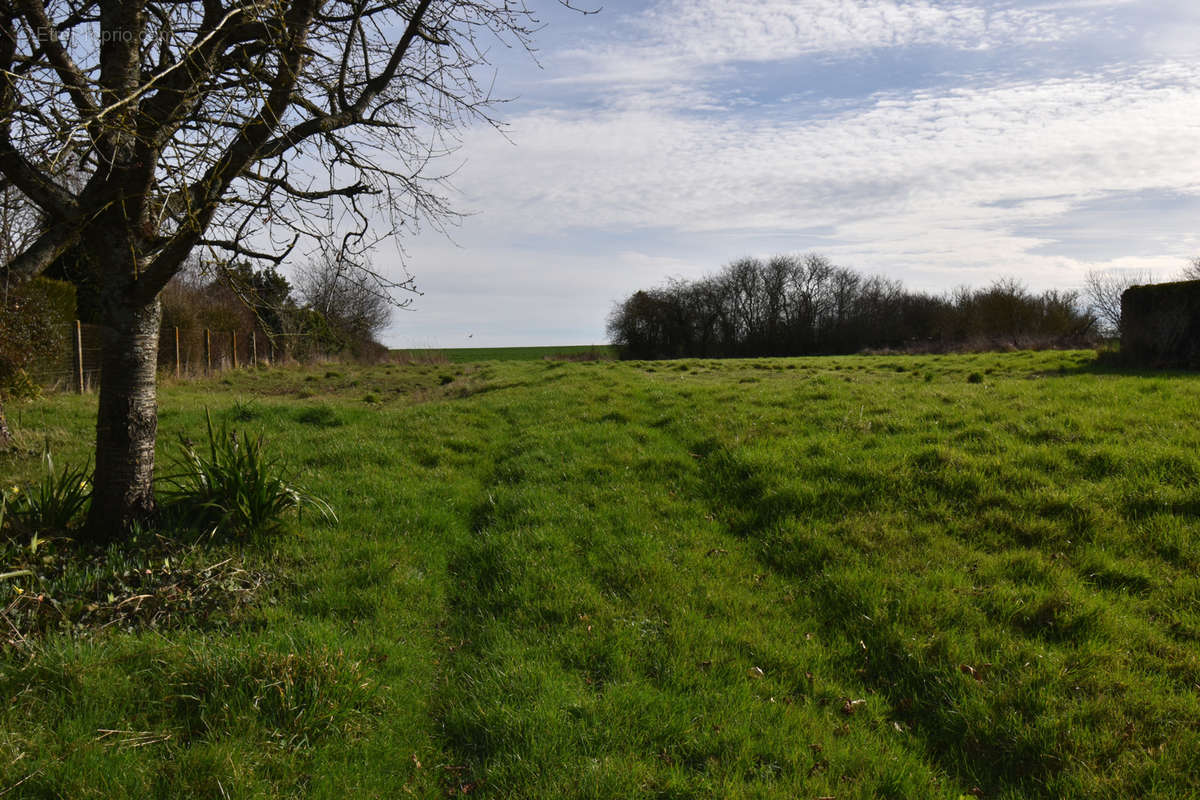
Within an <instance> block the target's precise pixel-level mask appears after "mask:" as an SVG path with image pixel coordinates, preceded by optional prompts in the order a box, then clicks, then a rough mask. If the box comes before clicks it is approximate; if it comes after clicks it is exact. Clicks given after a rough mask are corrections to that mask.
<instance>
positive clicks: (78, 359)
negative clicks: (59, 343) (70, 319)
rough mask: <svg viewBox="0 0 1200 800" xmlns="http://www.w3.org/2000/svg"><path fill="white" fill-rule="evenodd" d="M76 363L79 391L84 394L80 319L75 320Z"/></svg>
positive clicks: (81, 326)
mask: <svg viewBox="0 0 1200 800" xmlns="http://www.w3.org/2000/svg"><path fill="white" fill-rule="evenodd" d="M75 365H76V367H77V370H76V373H75V377H76V379H77V381H78V388H79V393H80V394H83V325H81V324H80V323H79V320H75Z"/></svg>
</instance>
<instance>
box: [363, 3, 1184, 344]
mask: <svg viewBox="0 0 1200 800" xmlns="http://www.w3.org/2000/svg"><path fill="white" fill-rule="evenodd" d="M530 4H531V7H533V8H535V9H536V10H537V12H538V13H539V15H540V16H541V17H542V19H543V20H544V21H545V23H546V25H547V27H546V28H545V29H544V30H543V31H542V32H541V33H540V34H539V35H538V37H537V40H536V43H537V47H538V53H537V63H536V64H535V63H534V62H533V60H532V59H531V58H530V57H529V56H527V55H525V54H523V53H520V52H517V51H508V50H504V49H503V48H497V50H496V58H495V65H496V69H497V75H496V94H498V95H501V96H506V97H513V98H515V99H514V100H513V102H511V103H507V104H505V105H503V106H501V107H500V108H499V109H498V113H499V116H500V117H501V118H502V119H503V120H504V121H505V122H506V124H507V138H506V137H504V136H501V135H499V134H498V133H496V132H495V131H494V130H492V129H490V128H485V127H483V126H480V127H477V128H471V129H468V130H466V131H464V135H463V139H462V147H461V148H460V150H459V151H458V153H457V154H456V155H455V156H454V162H455V164H456V165H458V166H459V169H458V171H457V172H456V174H455V176H454V179H453V183H454V189H453V191H452V193H451V197H452V199H453V201H454V203H455V206H456V207H457V208H458V209H459V210H461V211H463V212H467V213H468V214H469V216H467V217H466V218H465V219H464V220H463V221H462V223H461V224H459V225H457V226H455V227H453V228H451V229H450V230H449V231H448V234H449V235H448V236H446V235H443V234H441V233H439V232H437V231H433V230H424V231H422V232H420V233H419V234H416V235H414V236H412V237H410V238H408V239H406V240H404V241H403V242H402V243H400V246H402V247H403V254H401V252H400V247H389V246H385V247H382V248H381V249H380V250H379V252H378V253H377V261H378V263H380V264H381V265H383V266H385V267H386V268H387V269H389V270H391V271H393V272H396V273H398V272H399V271H400V270H402V269H404V268H407V269H408V270H409V271H410V272H412V273H413V274H414V275H415V276H416V278H417V285H418V287H419V288H420V289H421V290H422V291H423V292H424V294H423V296H421V297H418V298H416V299H415V302H414V304H413V307H412V310H408V311H402V312H398V313H397V314H396V315H395V318H394V320H393V323H392V325H391V327H390V329H389V331H388V333H387V335H386V336H385V340H386V341H387V342H388V343H389V344H391V345H394V346H398V347H420V346H433V347H466V346H509V345H536V344H548V345H549V344H588V343H594V342H600V341H603V340H604V321H605V317H606V315H607V314H608V312H609V310H610V309H611V307H612V305H613V303H614V302H616V301H618V300H620V299H623V298H624V297H625V296H627V295H628V294H629V293H630V292H632V291H634V290H636V289H638V288H644V287H648V286H654V285H658V284H660V283H662V282H663V281H664V280H665V279H667V278H668V277H680V276H682V277H698V276H701V275H704V274H707V273H710V272H713V271H715V270H717V269H719V268H720V267H721V266H722V265H724V264H726V263H728V262H729V261H731V260H732V259H734V258H738V257H741V256H744V255H769V254H772V253H778V252H808V251H817V252H820V253H824V254H826V255H828V256H829V257H830V258H832V259H833V260H834V261H835V262H837V263H839V264H842V265H845V266H849V267H854V268H856V269H859V270H861V271H864V272H868V273H881V274H885V275H888V276H889V277H894V278H899V279H902V280H903V281H904V282H905V283H906V284H908V285H909V286H911V287H914V288H920V289H928V290H934V291H937V290H943V289H950V288H952V287H955V286H959V285H963V284H974V285H978V284H984V283H987V282H990V281H991V280H993V279H995V278H997V277H1000V276H1016V277H1018V278H1020V279H1022V280H1024V281H1025V282H1026V283H1028V284H1029V285H1030V286H1032V287H1034V288H1039V289H1040V288H1075V287H1078V286H1080V285H1081V283H1082V280H1083V277H1084V275H1085V274H1086V273H1087V271H1088V270H1091V269H1104V270H1138V271H1144V270H1150V271H1152V272H1153V273H1154V274H1155V275H1156V276H1158V277H1161V278H1167V277H1170V276H1171V275H1172V274H1173V273H1175V272H1178V271H1179V270H1180V269H1181V268H1182V267H1183V266H1184V264H1185V263H1186V261H1187V259H1188V258H1190V257H1192V256H1195V255H1200V2H1197V0H791V1H790V2H784V1H783V0H741V1H740V2H739V1H736V0H661V1H660V0H654V1H652V2H641V3H634V2H626V1H625V0H622V1H621V2H608V3H605V4H604V5H603V9H602V11H601V12H600V13H599V14H595V15H591V16H586V17H585V16H580V15H576V14H573V13H571V12H569V11H566V10H563V9H561V8H560V7H559V6H558V5H557V3H555V2H553V0H536V1H535V0H531V3H530Z"/></svg>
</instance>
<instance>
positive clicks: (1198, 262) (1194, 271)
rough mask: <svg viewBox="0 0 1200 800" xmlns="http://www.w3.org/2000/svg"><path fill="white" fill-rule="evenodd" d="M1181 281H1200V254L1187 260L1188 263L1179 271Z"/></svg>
mask: <svg viewBox="0 0 1200 800" xmlns="http://www.w3.org/2000/svg"><path fill="white" fill-rule="evenodd" d="M1179 280H1181V281H1200V256H1197V257H1196V258H1193V259H1191V260H1190V261H1188V265H1187V266H1186V267H1184V268H1183V271H1182V272H1180V273H1179Z"/></svg>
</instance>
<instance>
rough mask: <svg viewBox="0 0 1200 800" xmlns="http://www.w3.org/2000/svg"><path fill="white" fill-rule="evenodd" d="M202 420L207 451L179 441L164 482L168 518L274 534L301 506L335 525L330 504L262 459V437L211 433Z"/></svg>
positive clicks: (222, 529) (208, 527) (209, 420)
mask: <svg viewBox="0 0 1200 800" xmlns="http://www.w3.org/2000/svg"><path fill="white" fill-rule="evenodd" d="M205 417H206V421H207V433H208V446H207V448H205V449H202V450H197V449H196V447H195V446H194V445H192V443H191V442H189V441H188V440H187V439H185V438H183V437H181V438H180V443H181V446H182V453H181V455H179V456H178V457H176V458H175V460H174V465H175V467H176V472H175V473H174V474H173V475H169V476H167V477H166V478H164V479H163V481H162V484H163V486H164V489H163V491H162V495H161V500H162V507H163V511H164V512H165V513H166V514H167V516H168V517H169V518H172V519H174V520H175V521H178V522H181V523H184V524H187V525H194V526H197V527H201V528H203V529H205V530H207V531H212V532H214V533H215V532H222V533H227V534H232V535H240V536H250V535H254V534H260V533H270V532H274V531H277V530H278V529H279V528H280V527H281V526H282V524H283V521H284V518H285V516H286V515H287V514H288V512H290V511H292V510H293V509H294V510H295V511H296V512H297V514H300V513H301V512H302V511H303V509H304V507H305V506H309V507H311V508H313V509H315V510H316V511H317V513H318V514H320V515H321V516H322V517H323V518H324V519H325V520H326V521H329V522H336V521H337V515H336V514H334V513H333V509H332V508H331V507H330V506H329V504H328V503H326V502H325V501H324V500H322V499H320V498H318V497H314V496H313V495H310V494H307V493H305V492H303V491H301V490H300V489H298V488H297V487H295V486H294V485H292V484H291V483H289V482H288V481H287V480H285V478H284V477H283V475H282V469H281V467H280V465H279V463H278V462H277V461H275V460H274V459H271V458H269V457H268V456H267V455H266V453H265V449H264V446H263V438H262V436H258V437H257V438H255V437H251V436H250V435H249V434H246V433H243V434H242V435H241V436H238V435H237V434H236V433H235V432H231V431H229V430H227V429H226V428H225V427H224V426H222V427H221V428H220V429H219V430H214V428H213V424H212V418H211V416H209V415H208V414H207V413H206V414H205Z"/></svg>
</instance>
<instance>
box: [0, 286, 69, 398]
mask: <svg viewBox="0 0 1200 800" xmlns="http://www.w3.org/2000/svg"><path fill="white" fill-rule="evenodd" d="M73 319H75V288H74V287H73V286H71V285H70V284H69V283H64V282H63V281H54V280H50V279H48V278H36V279H34V280H32V281H29V282H28V283H26V284H24V285H22V286H19V287H17V288H15V289H13V290H12V291H10V292H8V294H7V296H6V297H5V299H4V303H3V304H2V306H0V396H3V395H9V396H16V397H21V396H28V395H32V394H36V392H37V386H36V384H35V383H34V381H32V380H31V379H30V377H29V375H28V372H27V370H29V369H30V368H31V367H32V366H33V365H34V364H38V363H42V364H50V363H55V362H57V361H59V360H61V359H63V358H64V357H65V356H64V354H65V353H67V352H69V351H68V348H67V334H68V326H69V325H70V323H71V321H72V320H73Z"/></svg>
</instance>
